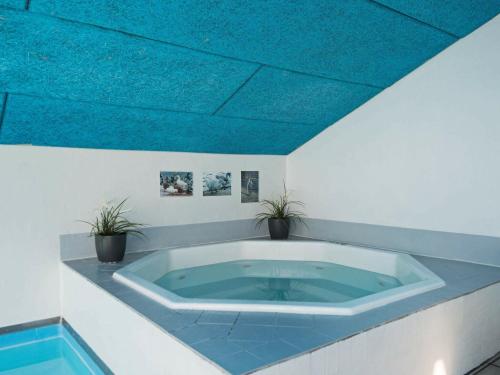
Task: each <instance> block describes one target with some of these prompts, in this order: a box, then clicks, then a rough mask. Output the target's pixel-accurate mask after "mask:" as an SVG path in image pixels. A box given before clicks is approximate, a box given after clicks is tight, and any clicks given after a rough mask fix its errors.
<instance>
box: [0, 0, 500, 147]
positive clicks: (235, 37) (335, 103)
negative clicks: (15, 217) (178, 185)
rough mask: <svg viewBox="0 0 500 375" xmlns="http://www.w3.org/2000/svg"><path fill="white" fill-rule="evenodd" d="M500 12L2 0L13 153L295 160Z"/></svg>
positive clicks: (411, 3)
mask: <svg viewBox="0 0 500 375" xmlns="http://www.w3.org/2000/svg"><path fill="white" fill-rule="evenodd" d="M499 12H500V0H376V1H367V0H306V1H304V0H300V1H299V0H252V1H243V0H204V1H200V0H183V1H180V0H178V1H176V0H173V1H166V0H148V1H145V0H142V1H141V0H93V1H90V0H64V1H61V0H31V1H29V0H28V1H25V0H0V37H1V38H0V99H3V100H0V108H2V109H1V112H0V113H1V116H0V143H3V144H34V145H43V146H65V147H91V148H110V149H130V150H161V151H188V152H218V153H242V154H288V153H290V152H291V151H293V150H294V149H296V148H297V147H298V146H300V145H301V144H303V143H305V142H306V141H307V140H309V139H310V138H312V137H313V136H314V135H316V134H317V133H319V132H320V131H321V130H323V129H324V128H325V127H327V126H329V125H331V124H333V123H335V122H336V121H337V120H339V119H340V118H342V117H343V116H345V115H346V114H348V113H349V112H351V111H352V110H354V109H355V108H357V107H358V106H360V105H361V104H363V103H364V102H366V101H367V100H369V99H370V98H371V97H373V96H374V95H377V94H378V93H379V92H380V91H381V90H383V89H384V88H386V87H388V86H390V85H391V84H393V83H394V82H395V81H397V80H399V79H400V78H401V77H403V76H404V75H406V74H407V73H409V72H410V71H412V70H413V69H415V68H416V67H418V66H419V65H421V64H422V63H424V62H425V61H426V60H428V59H429V58H431V57H432V56H434V55H436V54H437V53H438V52H440V51H442V50H443V49H444V48H446V47H447V46H449V45H450V44H452V43H454V42H455V41H456V40H457V39H459V38H461V37H463V36H465V35H467V34H468V33H470V32H471V31H473V30H474V29H475V28H477V27H479V26H480V25H482V24H483V23H485V22H486V21H488V20H489V19H491V18H493V17H494V16H496V15H497V14H498V13H499Z"/></svg>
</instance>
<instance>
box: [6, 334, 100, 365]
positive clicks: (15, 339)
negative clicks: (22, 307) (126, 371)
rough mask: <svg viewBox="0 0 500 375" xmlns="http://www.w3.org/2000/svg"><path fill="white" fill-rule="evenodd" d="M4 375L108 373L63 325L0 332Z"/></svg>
mask: <svg viewBox="0 0 500 375" xmlns="http://www.w3.org/2000/svg"><path fill="white" fill-rule="evenodd" d="M0 374H2V375H7V374H8V375H42V374H43V375H76V374H78V375H83V374H85V375H87V374H91V375H97V374H104V372H103V371H102V370H101V368H100V367H99V366H98V365H97V364H96V363H95V362H94V361H93V360H92V358H91V357H90V356H89V354H88V353H87V352H86V351H85V350H84V349H83V348H82V347H81V346H80V345H79V344H78V342H77V341H76V340H75V339H74V338H73V336H71V334H70V333H69V332H68V331H67V330H66V328H65V327H64V326H63V325H61V324H53V325H48V326H44V327H39V328H33V329H27V330H24V331H18V332H14V333H7V334H2V335H0Z"/></svg>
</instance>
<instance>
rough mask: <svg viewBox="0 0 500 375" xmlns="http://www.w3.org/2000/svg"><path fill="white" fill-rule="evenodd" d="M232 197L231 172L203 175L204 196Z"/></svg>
mask: <svg viewBox="0 0 500 375" xmlns="http://www.w3.org/2000/svg"><path fill="white" fill-rule="evenodd" d="M226 195H231V172H206V173H203V196H204V197H217V196H226Z"/></svg>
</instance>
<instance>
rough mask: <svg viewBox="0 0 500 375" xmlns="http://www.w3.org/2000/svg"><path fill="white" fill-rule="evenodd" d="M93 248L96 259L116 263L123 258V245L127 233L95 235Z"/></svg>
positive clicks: (125, 241)
mask: <svg viewBox="0 0 500 375" xmlns="http://www.w3.org/2000/svg"><path fill="white" fill-rule="evenodd" d="M94 237H95V250H96V252H97V259H99V261H101V262H103V263H117V262H121V261H122V260H123V256H124V255H125V246H127V233H121V234H114V235H112V236H101V235H99V234H96V235H95V236H94Z"/></svg>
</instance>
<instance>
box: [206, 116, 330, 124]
mask: <svg viewBox="0 0 500 375" xmlns="http://www.w3.org/2000/svg"><path fill="white" fill-rule="evenodd" d="M214 117H222V118H232V119H235V120H248V121H265V122H275V123H276V124H285V125H286V124H288V125H304V126H315V125H323V124H321V123H312V122H297V121H279V120H268V119H264V118H254V117H240V116H230V115H215V116H214ZM328 125H330V124H328Z"/></svg>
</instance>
